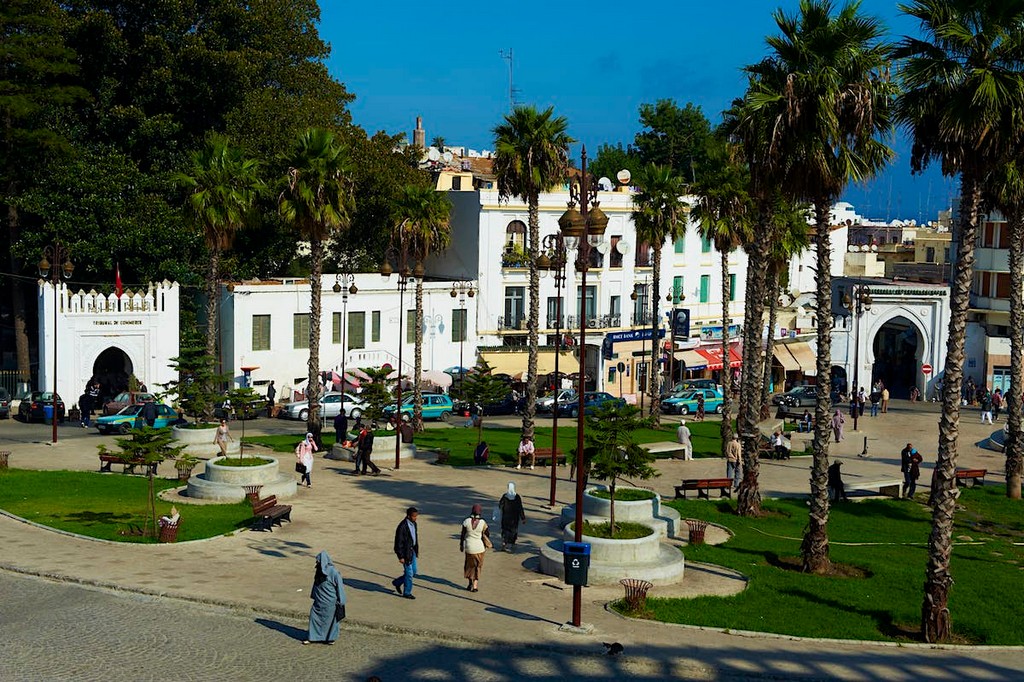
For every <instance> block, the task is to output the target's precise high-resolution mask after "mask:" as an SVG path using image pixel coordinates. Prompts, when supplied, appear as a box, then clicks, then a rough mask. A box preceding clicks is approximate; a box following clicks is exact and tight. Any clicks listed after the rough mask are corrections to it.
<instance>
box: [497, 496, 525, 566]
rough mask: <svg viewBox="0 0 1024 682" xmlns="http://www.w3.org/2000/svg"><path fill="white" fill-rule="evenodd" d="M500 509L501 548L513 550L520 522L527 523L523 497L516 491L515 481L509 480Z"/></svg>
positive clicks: (499, 503) (500, 502) (499, 505)
mask: <svg viewBox="0 0 1024 682" xmlns="http://www.w3.org/2000/svg"><path fill="white" fill-rule="evenodd" d="M498 509H499V510H500V511H501V548H502V549H503V550H505V551H506V552H511V551H512V550H514V549H515V547H516V540H517V539H518V538H519V524H520V523H526V513H525V512H524V511H523V498H521V497H519V493H517V492H516V484H515V483H513V482H511V481H509V484H508V490H507V491H506V492H505V494H504V495H502V496H501V499H500V500H499V501H498Z"/></svg>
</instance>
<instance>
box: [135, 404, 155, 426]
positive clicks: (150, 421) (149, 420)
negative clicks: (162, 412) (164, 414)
mask: <svg viewBox="0 0 1024 682" xmlns="http://www.w3.org/2000/svg"><path fill="white" fill-rule="evenodd" d="M139 413H140V414H141V415H142V418H143V419H144V420H146V426H148V427H150V428H153V427H154V426H156V401H155V400H153V399H152V398H150V399H149V400H147V401H146V402H144V403H142V409H140V410H139Z"/></svg>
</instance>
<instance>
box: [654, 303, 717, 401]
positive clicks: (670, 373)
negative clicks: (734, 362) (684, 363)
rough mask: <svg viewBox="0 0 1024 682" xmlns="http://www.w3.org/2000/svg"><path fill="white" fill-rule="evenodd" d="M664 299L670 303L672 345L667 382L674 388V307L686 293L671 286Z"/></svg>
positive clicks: (669, 352)
mask: <svg viewBox="0 0 1024 682" xmlns="http://www.w3.org/2000/svg"><path fill="white" fill-rule="evenodd" d="M665 300H666V301H667V302H668V303H671V304H672V314H671V317H670V318H669V333H670V334H671V339H672V340H671V343H672V347H671V348H669V351H668V383H669V385H670V386H671V387H672V388H675V386H676V377H675V373H674V372H673V369H674V361H675V357H676V308H677V307H678V306H679V305H681V304H682V303H683V301H685V300H686V294H684V293H683V292H682V291H680V292H676V290H675V287H672V291H670V292H669V293H668V295H666V296H665ZM726 357H728V356H726Z"/></svg>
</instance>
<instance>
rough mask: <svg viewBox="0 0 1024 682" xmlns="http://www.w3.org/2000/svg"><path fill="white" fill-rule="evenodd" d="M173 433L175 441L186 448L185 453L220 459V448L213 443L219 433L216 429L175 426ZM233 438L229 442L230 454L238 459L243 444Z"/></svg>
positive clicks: (172, 429)
mask: <svg viewBox="0 0 1024 682" xmlns="http://www.w3.org/2000/svg"><path fill="white" fill-rule="evenodd" d="M171 432H172V433H173V434H174V440H176V441H178V443H179V444H181V445H184V446H185V450H184V451H185V453H187V454H189V455H192V456H193V457H203V458H210V457H220V446H219V445H217V444H216V443H214V442H213V437H214V435H215V434H216V433H217V429H216V428H212V429H185V428H182V427H180V426H174V427H172V428H171ZM231 437H232V438H233V440H229V441H228V454H229V455H235V456H236V457H237V456H238V453H240V452H241V451H242V443H241V442H240V441H239V440H238V439H236V438H235V437H234V435H233V434H232V436H231Z"/></svg>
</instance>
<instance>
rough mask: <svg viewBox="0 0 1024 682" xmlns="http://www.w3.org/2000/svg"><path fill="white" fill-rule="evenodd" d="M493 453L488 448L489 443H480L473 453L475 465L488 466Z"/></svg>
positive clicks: (483, 441)
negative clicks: (488, 459) (488, 460)
mask: <svg viewBox="0 0 1024 682" xmlns="http://www.w3.org/2000/svg"><path fill="white" fill-rule="evenodd" d="M490 455H491V451H490V448H488V447H487V441H485V440H482V441H480V442H479V443H478V444H477V446H476V450H474V451H473V464H487V458H488V457H490Z"/></svg>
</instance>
